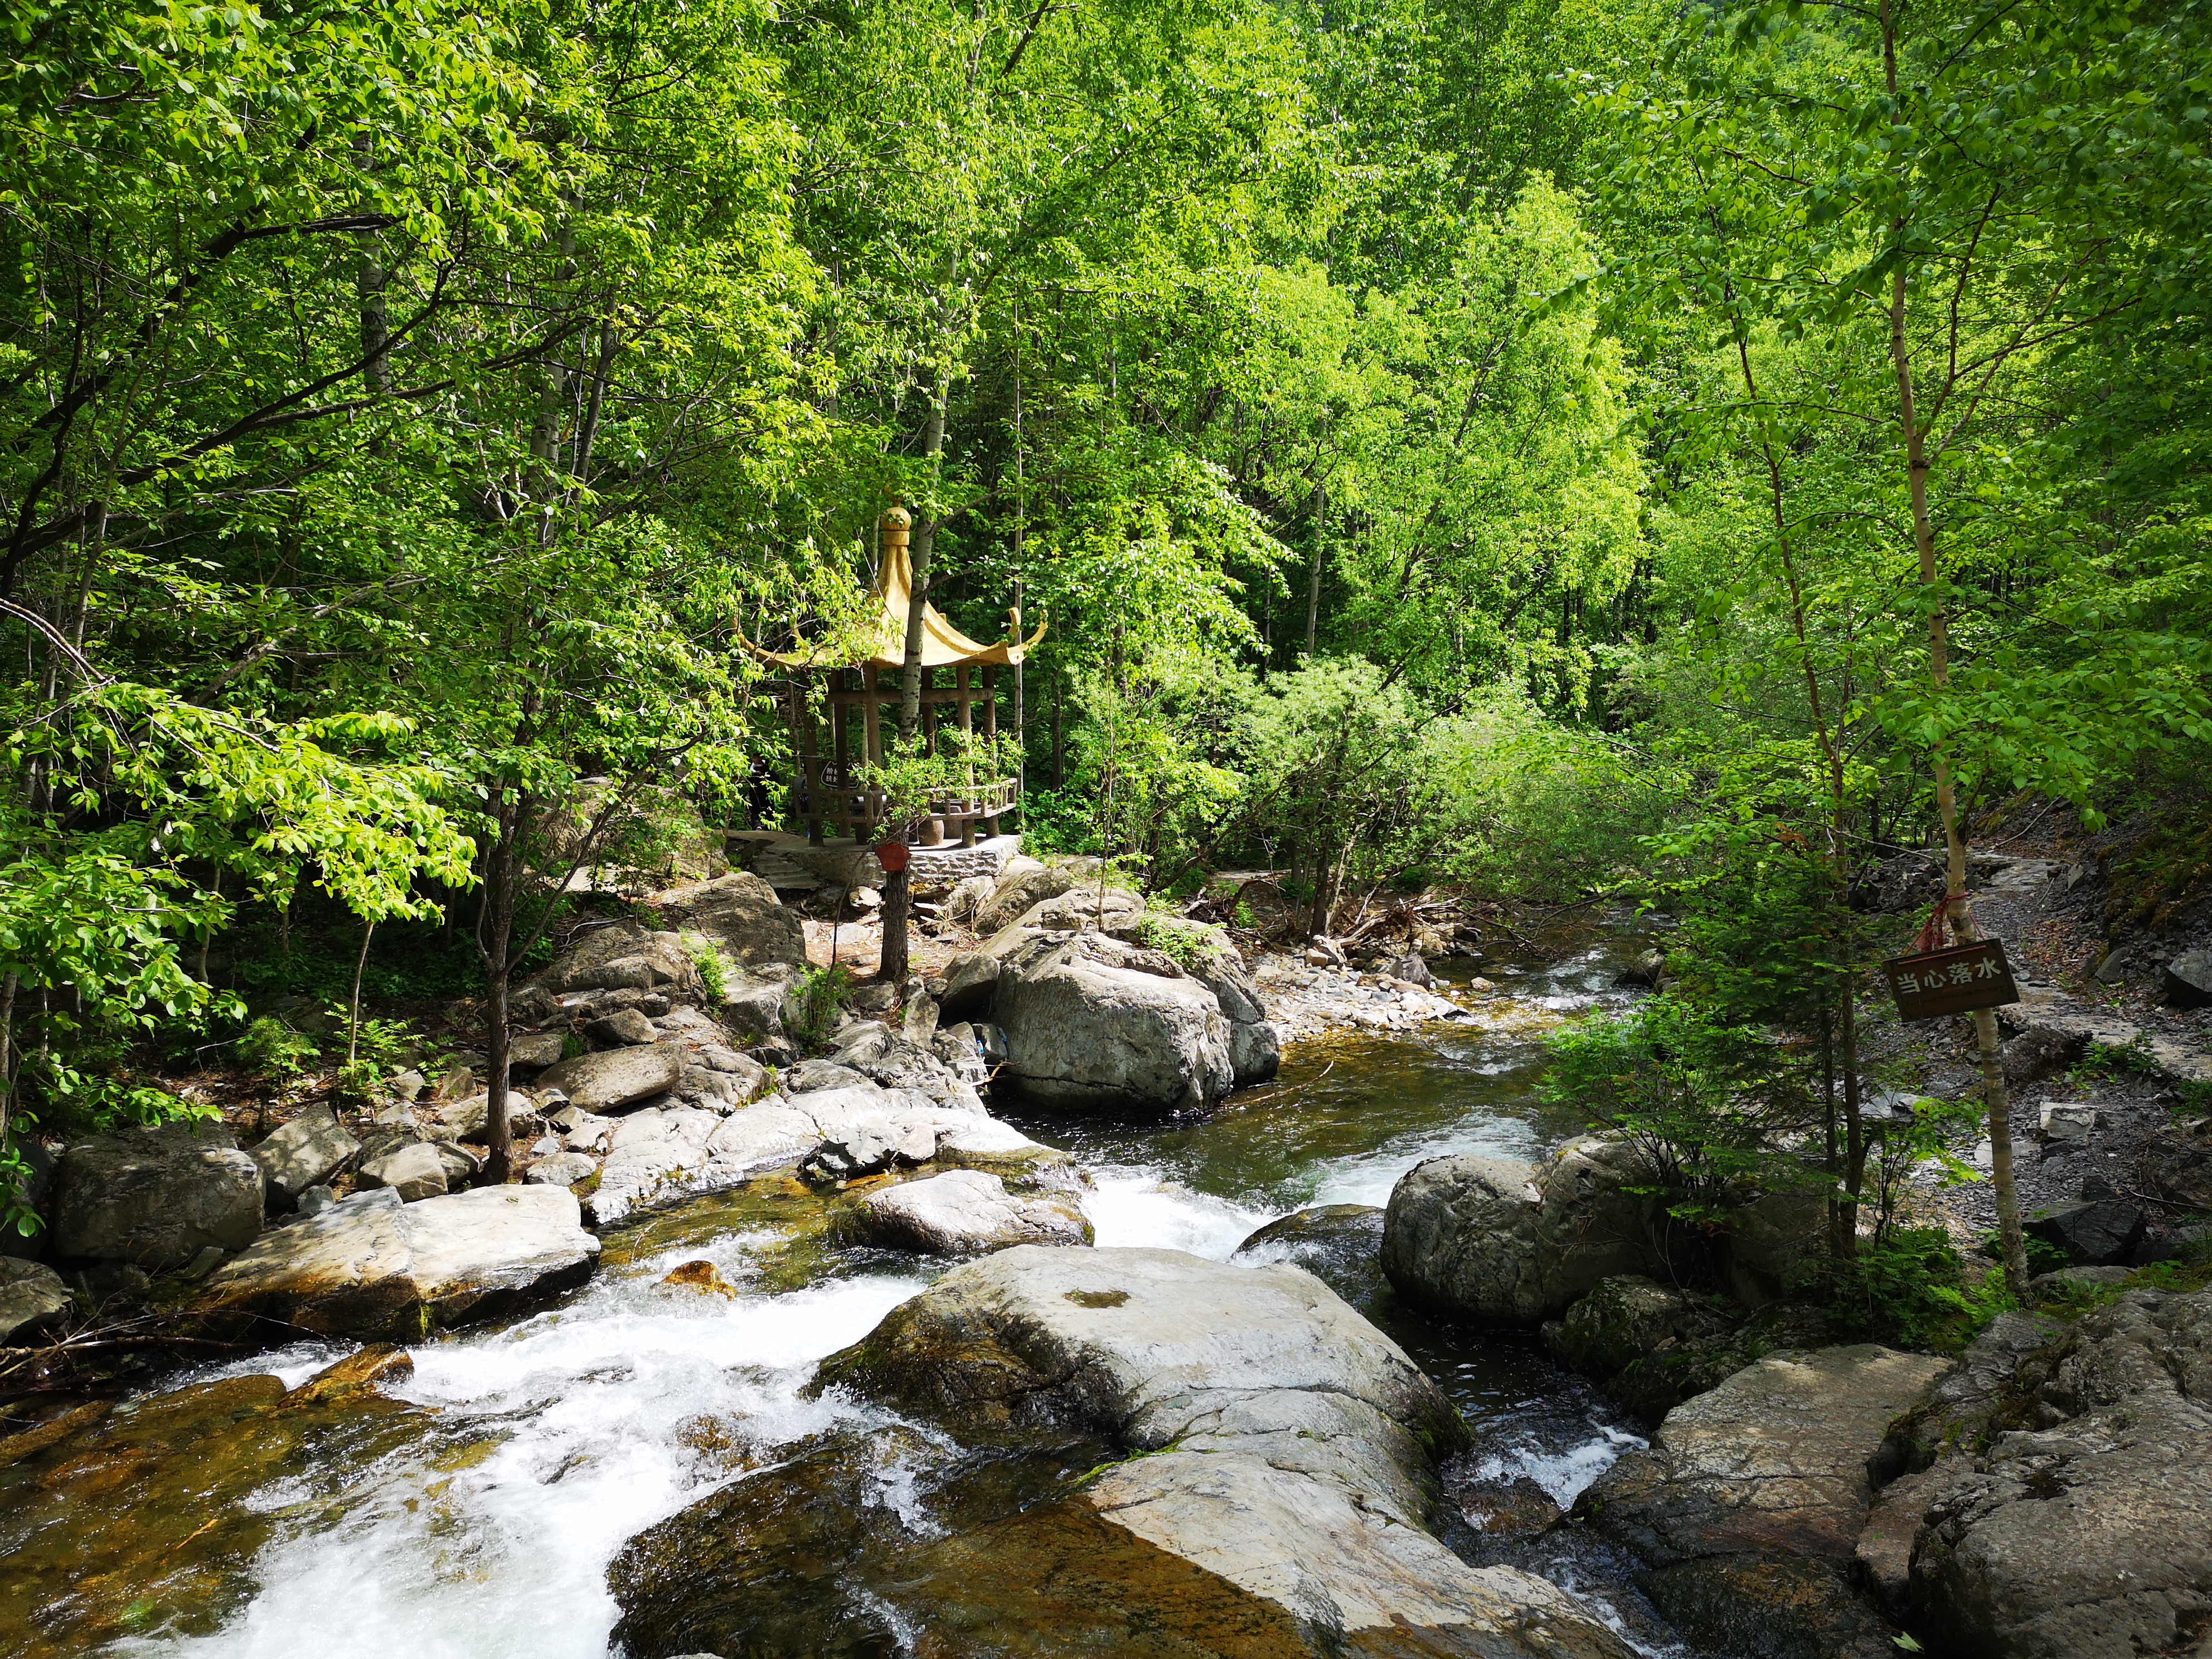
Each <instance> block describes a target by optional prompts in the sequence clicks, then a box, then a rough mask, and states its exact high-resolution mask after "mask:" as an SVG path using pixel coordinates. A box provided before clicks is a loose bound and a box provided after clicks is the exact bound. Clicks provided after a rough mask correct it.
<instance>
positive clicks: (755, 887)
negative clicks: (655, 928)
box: [648, 870, 806, 968]
mask: <svg viewBox="0 0 2212 1659" xmlns="http://www.w3.org/2000/svg"><path fill="white" fill-rule="evenodd" d="M648 902H649V903H650V904H651V906H652V908H653V911H654V913H655V914H656V915H659V918H660V920H661V921H662V922H663V923H665V925H666V926H668V927H672V928H676V929H678V930H679V931H681V932H684V933H699V934H702V935H703V936H704V937H705V938H707V939H709V940H711V941H712V942H713V943H714V945H715V947H716V948H717V949H719V950H720V951H721V953H722V954H723V955H724V956H725V957H727V958H729V960H730V961H732V962H733V963H737V964H738V966H740V967H744V968H760V967H764V966H766V965H768V964H769V963H797V964H799V966H801V967H804V966H805V963H806V928H805V924H804V923H803V922H801V921H800V920H799V913H798V912H797V911H796V910H787V909H786V908H784V907H783V905H782V903H781V902H780V901H779V900H778V899H777V898H776V896H775V888H773V887H771V886H769V884H768V883H766V882H765V881H763V880H762V879H761V878H759V877H758V876H757V875H754V874H752V873H751V872H749V871H744V870H733V871H732V872H730V873H729V874H728V875H726V876H723V877H721V878H719V879H717V880H714V881H702V882H695V883H693V884H690V885H689V886H685V887H671V888H670V889H669V890H667V891H666V892H664V893H656V894H654V895H653V897H652V899H651V900H649V901H648Z"/></svg>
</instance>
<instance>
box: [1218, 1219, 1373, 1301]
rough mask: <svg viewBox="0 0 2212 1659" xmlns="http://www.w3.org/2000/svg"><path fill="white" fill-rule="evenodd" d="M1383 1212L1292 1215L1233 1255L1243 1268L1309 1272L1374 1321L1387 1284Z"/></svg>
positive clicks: (1262, 1231) (1274, 1223) (1256, 1234)
mask: <svg viewBox="0 0 2212 1659" xmlns="http://www.w3.org/2000/svg"><path fill="white" fill-rule="evenodd" d="M1382 1249H1383V1212H1382V1210H1381V1209H1380V1208H1379V1207H1377V1206H1375V1205H1372V1204H1322V1205H1317V1206H1315V1207H1314V1208H1312V1209H1309V1210H1293V1211H1292V1212H1291V1213H1290V1214H1288V1215H1286V1216H1279V1217H1278V1218H1276V1219H1274V1220H1273V1221H1271V1222H1269V1223H1268V1224H1267V1225H1266V1226H1264V1227H1261V1228H1260V1229H1258V1230H1257V1231H1255V1232H1253V1233H1251V1234H1250V1235H1249V1237H1246V1238H1245V1240H1244V1242H1243V1243H1241V1244H1239V1245H1238V1246H1237V1249H1236V1250H1235V1251H1234V1252H1233V1253H1232V1255H1231V1260H1232V1261H1243V1262H1253V1263H1258V1262H1269V1261H1286V1262H1289V1263H1290V1264H1291V1265H1292V1266H1293V1267H1304V1269H1305V1270H1306V1271H1307V1272H1308V1273H1311V1274H1312V1275H1313V1276H1314V1277H1315V1278H1316V1279H1320V1280H1321V1282H1322V1284H1324V1285H1328V1287H1329V1289H1331V1290H1332V1291H1335V1292H1336V1293H1337V1294H1338V1295H1339V1296H1340V1297H1343V1298H1344V1299H1345V1300H1346V1302H1348V1303H1350V1304H1352V1306H1353V1307H1355V1308H1357V1309H1358V1310H1360V1312H1362V1313H1364V1314H1368V1315H1369V1316H1370V1317H1371V1316H1372V1315H1373V1311H1374V1310H1375V1309H1376V1307H1377V1306H1378V1305H1379V1304H1380V1300H1381V1297H1382V1295H1383V1291H1384V1290H1385V1286H1384V1285H1383V1272H1382V1263H1381V1255H1382Z"/></svg>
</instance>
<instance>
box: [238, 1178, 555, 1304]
mask: <svg viewBox="0 0 2212 1659" xmlns="http://www.w3.org/2000/svg"><path fill="white" fill-rule="evenodd" d="M598 1260H599V1240H598V1239H596V1238H594V1237H592V1235H591V1234H590V1233H588V1232H586V1231H584V1229H583V1225H582V1217H581V1212H580V1209H579V1206H578V1205H577V1202H576V1198H575V1195H574V1194H573V1193H570V1192H569V1191H568V1189H567V1188H562V1187H485V1188H478V1189H477V1190H476V1191H474V1192H467V1193H454V1194H450V1195H447V1196H445V1197H440V1198H428V1199H424V1200H422V1202H420V1203H416V1204H409V1205H405V1206H400V1207H397V1208H394V1207H388V1206H371V1205H366V1204H361V1203H356V1202H353V1201H349V1202H346V1203H342V1204H339V1205H337V1206H333V1207H332V1208H331V1209H328V1210H325V1211H324V1212H322V1213H321V1214H319V1215H316V1216H313V1217H310V1218H307V1219H304V1220H301V1221H296V1222H295V1223H293V1224H292V1225H290V1226H289V1227H284V1228H282V1229H279V1230H278V1231H275V1232H272V1233H270V1234H269V1235H268V1236H267V1237H264V1238H263V1239H262V1240H261V1241H260V1242H259V1243H257V1244H256V1245H254V1247H253V1248H252V1249H249V1250H247V1251H246V1253H245V1254H244V1255H240V1256H236V1257H234V1258H233V1259H232V1260H231V1261H228V1262H226V1263H225V1264H224V1265H223V1267H222V1268H220V1269H219V1270H218V1271H217V1272H216V1274H215V1276H214V1277H213V1278H212V1279H210V1280H209V1281H208V1283H207V1285H206V1288H205V1290H204V1293H203V1296H202V1299H201V1300H200V1302H199V1303H198V1304H197V1305H196V1307H195V1310H194V1311H195V1312H197V1314H198V1315H199V1316H201V1317H202V1318H203V1319H204V1321H205V1322H207V1323H209V1324H210V1326H211V1327H213V1328H218V1329H230V1328H242V1327H251V1326H252V1325H254V1324H256V1323H258V1322H264V1321H265V1322H273V1323H275V1324H277V1325H279V1326H282V1327H287V1328H295V1329H297V1330H304V1331H311V1332H314V1333H317V1334H325V1335H332V1336H357V1337H381V1338H384V1339H386V1340H392V1341H420V1340H422V1338H423V1337H425V1336H426V1335H428V1334H429V1333H430V1332H431V1331H432V1330H434V1329H435V1328H440V1327H442V1326H450V1325H458V1324H462V1323H465V1322H469V1321H471V1320H476V1319H485V1318H490V1317H495V1316H498V1315H500V1314H502V1313H505V1312H506V1311H507V1310H511V1309H513V1308H515V1307H518V1306H521V1305H524V1304H526V1303H527V1302H528V1301H530V1300H531V1299H532V1298H534V1297H541V1296H545V1295H550V1294H551V1293H552V1292H554V1291H559V1290H564V1289H566V1288H568V1286H570V1285H576V1284H580V1283H581V1282H582V1281H583V1280H584V1279H586V1277H588V1276H589V1275H590V1273H591V1271H592V1267H593V1266H594V1265H595V1264H596V1263H597V1261H598Z"/></svg>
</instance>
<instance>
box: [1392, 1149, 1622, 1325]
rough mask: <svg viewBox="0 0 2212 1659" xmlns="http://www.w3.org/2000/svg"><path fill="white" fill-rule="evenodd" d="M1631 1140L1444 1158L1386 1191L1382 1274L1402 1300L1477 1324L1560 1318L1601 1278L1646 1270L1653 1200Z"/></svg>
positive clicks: (1410, 1173)
mask: <svg viewBox="0 0 2212 1659" xmlns="http://www.w3.org/2000/svg"><path fill="white" fill-rule="evenodd" d="M1649 1179H1650V1177H1649V1175H1648V1174H1647V1173H1646V1171H1645V1170H1644V1164H1643V1163H1642V1160H1641V1159H1640V1158H1638V1154H1637V1152H1636V1151H1635V1149H1634V1148H1633V1147H1632V1146H1630V1145H1629V1144H1628V1143H1626V1142H1625V1141H1618V1140H1607V1139H1600V1138H1596V1137H1591V1138H1589V1139H1583V1140H1578V1141H1575V1142H1573V1143H1571V1144H1570V1145H1569V1146H1565V1147H1564V1148H1562V1149H1561V1150H1560V1151H1559V1152H1558V1153H1557V1154H1556V1155H1555V1156H1553V1158H1549V1159H1547V1160H1546V1161H1545V1162H1543V1163H1541V1164H1524V1163H1522V1162H1520V1161H1518V1160H1517V1159H1513V1158H1476V1157H1460V1158H1431V1160H1429V1161H1428V1162H1427V1163H1425V1164H1419V1165H1417V1166H1415V1167H1414V1168H1413V1170H1409V1171H1407V1174H1406V1175H1405V1176H1403V1177H1402V1178H1401V1180H1400V1181H1399V1182H1398V1185H1397V1186H1396V1188H1395V1189H1394V1190H1393V1191H1392V1192H1391V1194H1390V1203H1389V1209H1388V1211H1387V1212H1386V1213H1385V1215H1384V1218H1383V1272H1384V1273H1387V1274H1388V1275H1389V1279H1390V1282H1391V1284H1393V1285H1395V1286H1396V1287H1397V1288H1398V1291H1399V1292H1400V1293H1401V1295H1404V1296H1407V1297H1412V1298H1413V1300H1415V1301H1418V1302H1423V1303H1426V1304H1429V1305H1431V1306H1432V1307H1439V1308H1443V1309H1444V1310H1448V1311H1449V1312H1452V1313H1456V1314H1462V1315H1465V1316H1471V1317H1473V1318H1476V1319H1486V1320H1496V1321H1501V1322H1516V1323H1523V1324H1534V1323H1535V1322H1538V1321H1540V1320H1545V1319H1556V1318H1558V1317H1559V1316H1560V1315H1561V1314H1563V1313H1565V1311H1566V1310H1567V1309H1568V1307H1569V1305H1570V1304H1572V1303H1574V1302H1575V1301H1577V1299H1578V1298H1580V1297H1583V1295H1585V1294H1587V1293H1588V1292H1589V1291H1590V1290H1591V1289H1593V1288H1594V1287H1595V1285H1597V1283H1598V1281H1599V1280H1600V1279H1607V1278H1610V1277H1612V1276H1613V1275H1614V1274H1619V1273H1643V1272H1644V1271H1645V1255H1646V1251H1647V1243H1648V1240H1649V1237H1650V1230H1651V1225H1652V1222H1653V1219H1654V1206H1653V1204H1652V1203H1651V1200H1650V1199H1648V1198H1647V1197H1644V1196H1643V1195H1641V1194H1636V1193H1633V1192H1631V1191H1629V1190H1627V1189H1628V1188H1632V1187H1635V1186H1638V1185H1642V1184H1644V1183H1646V1182H1648V1181H1649Z"/></svg>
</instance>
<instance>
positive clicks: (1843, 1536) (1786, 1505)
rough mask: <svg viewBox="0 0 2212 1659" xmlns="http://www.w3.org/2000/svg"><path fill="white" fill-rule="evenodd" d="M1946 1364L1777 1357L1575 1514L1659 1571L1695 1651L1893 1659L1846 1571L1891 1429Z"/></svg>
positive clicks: (1674, 1423)
mask: <svg viewBox="0 0 2212 1659" xmlns="http://www.w3.org/2000/svg"><path fill="white" fill-rule="evenodd" d="M1947 1368H1948V1367H1947V1364H1946V1362H1945V1361H1943V1360H1941V1359H1937V1358H1931V1357H1929V1356H1928V1355H1925V1354H1908V1353H1899V1352H1895V1351H1893V1350H1892V1349H1888V1348H1884V1347H1881V1346H1876V1345H1875V1344H1871V1343H1861V1344H1856V1345H1853V1346H1848V1347H1838V1348H1826V1349H1822V1350H1820V1351H1818V1352H1812V1353H1807V1354H1777V1355H1771V1356H1770V1357H1769V1358H1765V1359H1762V1360H1760V1361H1759V1362H1758V1363H1757V1364H1753V1365H1749V1366H1747V1367H1746V1368H1745V1369H1743V1370H1740V1371H1738V1372H1737V1373H1736V1374H1735V1376H1731V1377H1729V1379H1728V1380H1727V1381H1726V1382H1724V1383H1722V1384H1721V1385H1720V1386H1719V1387H1718V1388H1716V1389H1712V1390H1711V1391H1710V1392H1708V1393H1705V1394H1703V1395H1699V1396H1698V1397H1697V1398H1696V1399H1694V1400H1692V1401H1688V1402H1687V1403H1686V1404H1685V1405H1682V1406H1679V1407H1675V1409H1674V1410H1673V1411H1671V1412H1669V1413H1668V1415H1667V1418H1666V1420H1665V1422H1664V1423H1663V1424H1662V1425H1661V1426H1660V1429H1659V1432H1658V1435H1657V1437H1656V1439H1655V1440H1654V1442H1653V1443H1652V1444H1651V1446H1650V1449H1647V1450H1644V1451H1632V1452H1629V1453H1627V1454H1626V1455H1624V1456H1623V1457H1622V1458H1621V1459H1620V1462H1618V1463H1616V1464H1614V1465H1613V1468H1611V1469H1609V1470H1607V1472H1606V1474H1604V1475H1603V1476H1601V1478H1600V1479H1599V1480H1598V1481H1597V1482H1596V1483H1595V1485H1594V1486H1591V1487H1590V1488H1589V1491H1587V1492H1584V1493H1583V1496H1582V1498H1580V1499H1579V1500H1578V1501H1577V1504H1576V1506H1575V1513H1576V1515H1577V1516H1578V1517H1580V1518H1582V1519H1583V1520H1585V1521H1587V1522H1589V1523H1590V1524H1591V1525H1592V1526H1594V1527H1595V1528H1597V1529H1599V1530H1600V1531H1601V1532H1602V1533H1604V1534H1607V1535H1609V1536H1611V1537H1613V1538H1615V1539H1617V1540H1619V1541H1621V1542H1622V1543H1624V1544H1626V1546H1627V1547H1629V1548H1631V1549H1632V1550H1633V1551H1634V1552H1635V1553H1636V1554H1637V1555H1638V1557H1640V1558H1641V1559H1643V1560H1644V1562H1645V1563H1646V1571H1644V1573H1643V1574H1642V1575H1641V1576H1639V1577H1638V1581H1637V1582H1638V1584H1639V1585H1640V1586H1641V1587H1642V1588H1643V1589H1644V1592H1645V1594H1646V1595H1650V1598H1651V1600H1652V1601H1653V1602H1654V1604H1655V1605H1656V1606H1657V1607H1658V1608H1659V1609H1660V1611H1661V1612H1662V1613H1665V1614H1666V1615H1667V1617H1668V1619H1669V1620H1671V1621H1673V1622H1674V1625H1675V1626H1676V1627H1677V1628H1678V1629H1680V1630H1681V1631H1682V1632H1683V1633H1684V1634H1686V1635H1687V1636H1689V1637H1690V1638H1692V1639H1693V1640H1700V1641H1706V1642H1711V1643H1712V1644H1715V1645H1717V1646H1720V1647H1722V1648H1723V1649H1724V1650H1725V1649H1733V1648H1735V1647H1737V1646H1738V1645H1739V1644H1741V1640H1742V1638H1745V1637H1747V1636H1748V1635H1750V1634H1751V1633H1752V1632H1753V1630H1755V1629H1763V1630H1764V1631H1765V1639H1764V1644H1763V1645H1762V1646H1761V1648H1760V1651H1762V1652H1766V1653H1771V1654H1776V1655H1781V1656H1788V1659H1798V1656H1803V1659H1829V1656H1844V1655H1850V1656H1855V1659H1856V1656H1862V1655H1863V1656H1866V1659H1874V1656H1875V1655H1879V1654H1883V1653H1889V1652H1894V1651H1895V1649H1894V1646H1893V1644H1892V1643H1891V1641H1890V1638H1889V1634H1888V1632H1887V1631H1886V1630H1885V1629H1884V1627H1883V1626H1882V1623H1881V1620H1880V1619H1879V1618H1878V1617H1876V1616H1875V1613H1873V1611H1872V1609H1871V1608H1869V1607H1868V1606H1867V1605H1866V1604H1865V1602H1864V1601H1863V1598H1862V1597H1860V1596H1859V1595H1857V1592H1856V1591H1855V1590H1854V1589H1853V1588H1852V1587H1851V1584H1850V1576H1849V1568H1850V1564H1851V1562H1852V1560H1853V1559H1854V1553H1855V1552H1856V1549H1857V1543H1858V1538H1859V1534H1860V1533H1861V1531H1862V1529H1863V1528H1864V1526H1865V1524H1866V1521H1867V1516H1868V1513H1869V1509H1870V1507H1871V1504H1872V1500H1873V1478H1874V1477H1873V1472H1872V1470H1873V1466H1874V1464H1875V1460H1876V1458H1877V1456H1878V1455H1879V1454H1880V1453H1881V1449H1882V1446H1883V1443H1884V1441H1885V1439H1886V1437H1887V1433H1888V1430H1889V1426H1890V1425H1891V1423H1892V1422H1893V1420H1894V1419H1897V1418H1898V1417H1899V1415H1901V1414H1902V1413H1905V1412H1906V1411H1907V1410H1908V1409H1910V1408H1911V1407H1912V1406H1913V1405H1914V1404H1915V1403H1916V1402H1917V1401H1918V1400H1919V1399H1920V1397H1921V1395H1923V1393H1924V1392H1925V1390H1926V1389H1927V1388H1928V1386H1929V1383H1932V1382H1933V1381H1934V1380H1935V1379H1936V1376H1939V1375H1941V1374H1942V1372H1943V1371H1944V1370H1946V1369H1947Z"/></svg>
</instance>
